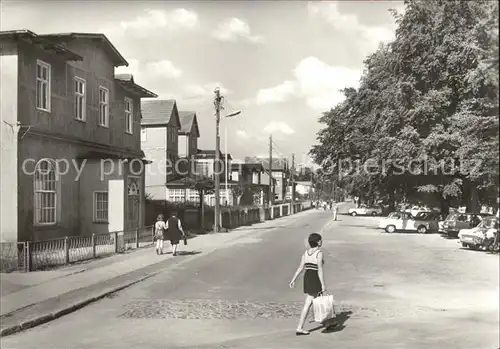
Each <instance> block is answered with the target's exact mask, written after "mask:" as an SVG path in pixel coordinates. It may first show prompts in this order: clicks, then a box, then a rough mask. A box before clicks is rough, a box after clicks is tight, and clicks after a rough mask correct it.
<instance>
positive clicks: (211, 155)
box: [196, 149, 233, 160]
mask: <svg viewBox="0 0 500 349" xmlns="http://www.w3.org/2000/svg"><path fill="white" fill-rule="evenodd" d="M196 158H197V159H215V150H201V149H198V151H197V153H196ZM225 158H226V154H224V153H222V152H221V151H219V159H225ZM227 159H228V160H233V158H232V157H231V154H227Z"/></svg>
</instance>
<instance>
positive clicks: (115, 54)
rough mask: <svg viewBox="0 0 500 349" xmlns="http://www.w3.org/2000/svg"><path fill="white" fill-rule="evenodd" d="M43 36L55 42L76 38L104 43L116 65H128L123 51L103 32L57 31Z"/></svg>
mask: <svg viewBox="0 0 500 349" xmlns="http://www.w3.org/2000/svg"><path fill="white" fill-rule="evenodd" d="M40 36H41V37H43V38H47V39H50V40H51V41H53V42H57V43H62V42H65V41H68V40H74V39H90V40H94V41H98V42H99V43H100V44H102V45H103V47H104V49H105V50H106V52H107V53H108V54H109V56H110V57H111V60H112V61H113V64H114V65H115V67H121V66H126V67H128V62H127V61H126V60H125V58H124V57H123V56H122V55H121V53H120V52H119V51H118V50H117V49H116V47H115V46H114V45H113V44H112V43H111V41H109V40H108V38H107V37H106V35H104V34H102V33H55V34H44V35H40Z"/></svg>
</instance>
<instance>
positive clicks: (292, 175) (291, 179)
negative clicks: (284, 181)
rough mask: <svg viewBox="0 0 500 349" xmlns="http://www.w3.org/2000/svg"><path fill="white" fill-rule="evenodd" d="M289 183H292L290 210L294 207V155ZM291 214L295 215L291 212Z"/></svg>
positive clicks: (293, 156) (293, 155)
mask: <svg viewBox="0 0 500 349" xmlns="http://www.w3.org/2000/svg"><path fill="white" fill-rule="evenodd" d="M290 177H291V178H290V181H291V182H292V210H293V208H294V207H295V206H294V204H295V154H292V171H291V175H290ZM292 213H295V212H293V211H292Z"/></svg>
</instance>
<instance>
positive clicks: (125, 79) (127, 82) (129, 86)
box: [115, 74, 158, 98]
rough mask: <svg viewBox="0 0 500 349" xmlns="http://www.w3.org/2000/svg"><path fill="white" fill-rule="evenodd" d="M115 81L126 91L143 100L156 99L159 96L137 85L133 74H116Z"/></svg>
mask: <svg viewBox="0 0 500 349" xmlns="http://www.w3.org/2000/svg"><path fill="white" fill-rule="evenodd" d="M115 81H116V82H117V83H118V84H119V85H120V86H121V87H123V88H124V89H125V90H127V91H129V92H131V93H133V94H134V95H136V96H138V97H141V98H156V97H158V95H157V94H155V93H153V92H151V91H149V90H146V89H145V88H144V87H142V86H140V85H137V84H136V83H135V82H134V76H133V75H132V74H116V75H115Z"/></svg>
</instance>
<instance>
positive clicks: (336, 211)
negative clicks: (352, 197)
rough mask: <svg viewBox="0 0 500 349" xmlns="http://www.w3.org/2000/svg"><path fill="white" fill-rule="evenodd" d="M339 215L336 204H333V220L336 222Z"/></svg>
mask: <svg viewBox="0 0 500 349" xmlns="http://www.w3.org/2000/svg"><path fill="white" fill-rule="evenodd" d="M338 214H339V207H338V206H337V204H335V205H334V206H333V220H334V221H336V220H337V215H338Z"/></svg>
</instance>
